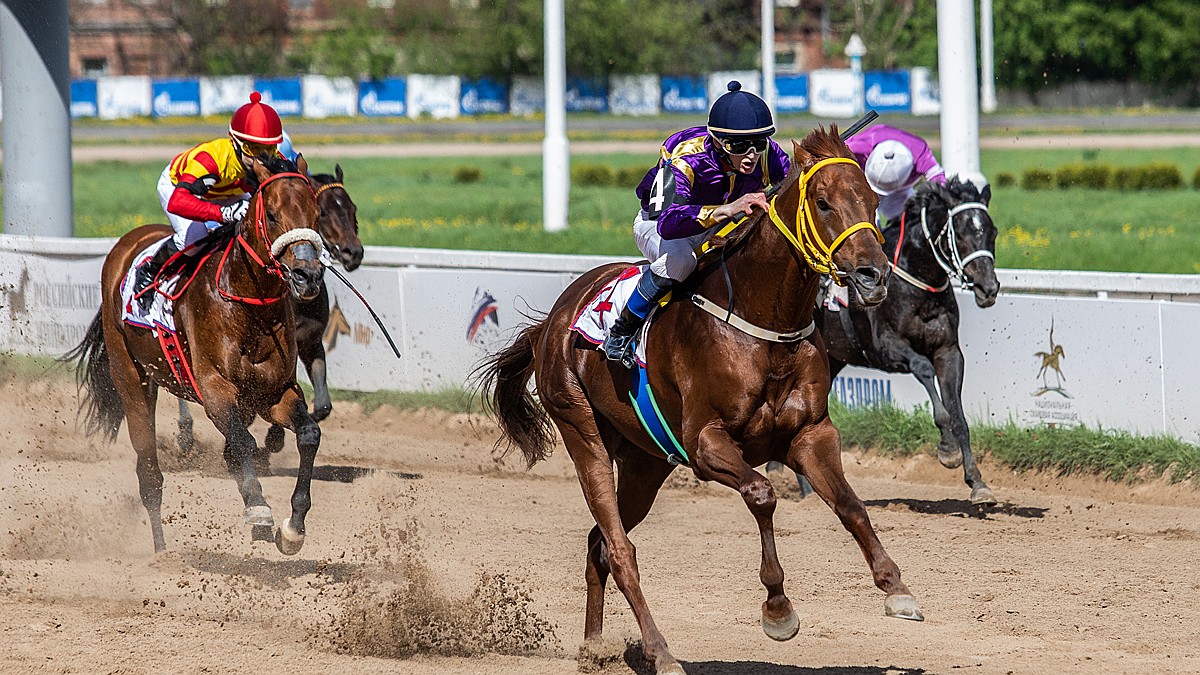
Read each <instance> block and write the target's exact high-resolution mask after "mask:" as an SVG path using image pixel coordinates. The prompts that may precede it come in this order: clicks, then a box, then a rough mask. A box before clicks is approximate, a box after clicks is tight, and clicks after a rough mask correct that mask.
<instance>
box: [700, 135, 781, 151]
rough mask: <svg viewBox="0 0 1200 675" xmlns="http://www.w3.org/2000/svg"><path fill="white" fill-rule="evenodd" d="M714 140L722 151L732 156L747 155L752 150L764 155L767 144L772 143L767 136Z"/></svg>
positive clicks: (714, 137)
mask: <svg viewBox="0 0 1200 675" xmlns="http://www.w3.org/2000/svg"><path fill="white" fill-rule="evenodd" d="M713 140H715V141H716V142H717V145H719V146H721V149H722V150H724V151H725V152H727V153H729V154H731V155H746V154H749V153H750V151H751V150H753V151H755V152H757V153H758V154H760V155H761V154H762V153H763V152H765V151H766V149H767V144H768V143H769V142H770V141H768V140H767V138H766V137H765V136H762V137H759V138H717V137H716V136H713Z"/></svg>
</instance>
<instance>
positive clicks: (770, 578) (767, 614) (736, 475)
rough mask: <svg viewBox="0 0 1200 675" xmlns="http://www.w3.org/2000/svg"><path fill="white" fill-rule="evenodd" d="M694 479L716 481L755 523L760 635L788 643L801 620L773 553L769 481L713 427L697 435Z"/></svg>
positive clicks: (772, 497)
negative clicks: (761, 595) (763, 596)
mask: <svg viewBox="0 0 1200 675" xmlns="http://www.w3.org/2000/svg"><path fill="white" fill-rule="evenodd" d="M696 475H697V476H699V477H700V478H701V479H703V480H715V481H717V482H718V483H720V484H722V485H725V486H728V487H731V488H733V489H735V490H737V491H738V492H740V493H741V495H742V499H743V500H744V501H745V502H746V507H747V508H748V509H750V513H751V514H752V515H753V516H754V520H755V522H757V523H758V534H759V539H760V540H761V544H762V563H761V566H760V567H759V572H758V576H759V579H760V580H762V585H763V586H764V587H766V589H767V600H766V602H764V603H763V605H762V628H763V632H765V633H766V634H767V637H770V638H771V639H773V640H781V641H782V640H790V639H792V638H793V637H796V633H797V632H798V631H799V630H800V619H799V617H797V616H796V610H795V609H793V608H792V601H791V600H788V597H787V595H785V594H784V592H783V566H782V565H780V564H779V555H778V553H777V552H776V550H775V523H774V516H775V504H776V500H775V489H774V488H772V487H771V481H769V480H767V478H766V477H765V476H763V475H762V474H760V473H759V472H757V471H755V470H754V468H753V467H751V466H750V465H749V464H747V463H746V461H745V460H744V459H742V452H741V449H740V448H738V446H737V444H735V443H734V442H733V439H732V438H730V436H729V433H728V432H726V431H725V430H724V429H722V428H719V427H716V426H708V427H705V428H704V429H703V430H701V431H700V437H699V443H698V448H697V451H696Z"/></svg>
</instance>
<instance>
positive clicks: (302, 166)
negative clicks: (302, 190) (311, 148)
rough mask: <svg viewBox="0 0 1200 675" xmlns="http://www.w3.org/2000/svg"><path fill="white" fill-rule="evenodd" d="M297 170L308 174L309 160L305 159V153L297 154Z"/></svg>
mask: <svg viewBox="0 0 1200 675" xmlns="http://www.w3.org/2000/svg"><path fill="white" fill-rule="evenodd" d="M296 171H297V172H299V173H301V174H303V175H305V176H307V175H308V160H307V159H304V155H302V154H299V155H296Z"/></svg>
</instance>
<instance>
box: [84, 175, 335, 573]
mask: <svg viewBox="0 0 1200 675" xmlns="http://www.w3.org/2000/svg"><path fill="white" fill-rule="evenodd" d="M307 168H308V167H307V164H306V163H305V161H304V159H303V158H300V159H299V160H298V166H296V165H293V164H292V163H291V162H289V161H287V160H281V159H275V158H268V157H265V156H263V157H259V158H256V159H255V160H254V162H253V172H252V176H251V178H252V180H253V181H255V182H256V183H257V186H258V187H257V189H256V190H255V193H254V196H253V198H252V199H251V202H250V210H249V213H248V215H247V216H246V218H245V219H244V220H243V221H242V222H241V223H239V224H238V225H237V226H236V227H235V228H234V236H233V238H232V239H230V240H229V242H228V245H226V246H225V247H224V250H216V251H212V252H211V253H210V254H208V255H206V257H204V259H203V261H202V262H201V263H200V267H199V270H198V272H197V274H196V275H195V276H194V277H193V279H192V282H191V284H190V286H189V287H188V288H187V289H186V292H183V293H182V295H180V297H179V298H178V299H176V300H175V304H174V319H175V327H176V329H177V331H178V337H179V342H180V347H181V348H182V351H183V354H184V355H186V357H187V360H188V361H189V362H190V368H191V372H192V376H193V377H192V379H193V381H194V383H195V389H193V388H192V386H191V385H190V384H184V383H181V382H180V380H178V379H176V377H175V375H174V374H173V371H174V370H176V369H179V370H186V369H184V368H182V366H180V365H173V364H172V363H169V362H168V361H167V359H166V358H164V356H163V347H162V346H160V343H159V339H158V337H156V334H155V333H154V332H153V331H151V330H150V329H147V328H142V327H138V326H133V325H130V324H128V323H126V322H125V321H123V320H122V299H121V284H122V280H123V278H124V277H125V273H126V271H127V270H128V269H129V267H130V265H131V264H132V262H133V260H134V258H135V256H136V255H137V254H138V252H139V251H141V250H143V249H144V248H146V246H148V245H149V244H150V243H151V242H153V241H155V240H156V239H161V238H162V237H164V236H166V235H169V234H171V230H170V228H168V227H166V226H164V225H146V226H143V227H139V228H137V229H135V230H133V231H131V232H129V233H128V234H126V235H125V236H123V237H121V239H120V240H118V241H117V243H116V245H114V246H113V249H112V251H110V252H109V254H108V257H107V258H106V259H105V261H104V267H103V271H102V272H101V304H100V311H99V312H97V313H96V318H95V319H94V320H93V321H92V324H91V326H90V327H89V329H88V332H87V334H86V336H85V337H84V339H83V342H82V343H80V345H79V346H78V347H76V348H75V349H74V350H72V352H71V353H70V354H68V355H67V357H68V358H70V359H72V360H78V365H77V367H76V372H77V374H78V376H79V380H80V386H81V388H83V389H84V390H85V392H84V393H85V398H84V401H83V403H82V405H86V407H87V413H86V417H87V421H88V430H89V432H95V431H100V432H102V433H103V434H104V435H105V436H107V437H108V438H109V439H110V440H111V439H114V438H115V437H116V435H117V431H118V429H119V428H120V425H121V420H122V419H125V420H126V421H127V422H128V429H129V440H130V442H131V443H132V444H133V448H134V450H135V451H136V452H137V477H138V485H139V488H140V493H141V498H142V504H143V506H145V508H146V512H147V513H148V514H149V517H150V529H151V532H152V534H153V537H154V550H155V551H156V552H158V551H162V550H164V549H165V548H166V541H165V539H164V537H163V527H162V518H161V508H162V486H163V476H162V471H161V470H160V469H159V464H158V449H157V447H156V441H155V433H154V432H155V419H154V409H155V401H156V399H157V397H158V387H160V386H161V387H163V388H164V389H166V390H167V391H168V392H170V393H171V394H173V395H175V396H177V397H180V398H187V399H190V400H193V401H197V402H199V403H201V404H202V405H203V406H204V412H205V414H206V415H208V418H209V419H211V420H212V421H213V424H215V425H216V427H217V429H218V430H219V431H220V432H221V433H222V434H223V435H224V436H225V462H226V464H227V465H228V467H229V471H230V473H231V474H233V476H234V478H235V480H236V481H237V484H238V490H239V491H240V492H241V495H242V501H243V503H244V506H245V510H244V511H243V517H244V519H245V522H246V523H247V524H248V525H251V526H252V528H253V529H252V534H253V536H254V538H255V539H270V538H272V537H274V539H275V544H276V546H277V547H278V548H279V550H280V551H281V552H282V553H284V554H287V555H292V554H295V553H297V552H299V550H300V547H301V546H302V545H303V544H304V535H305V528H304V518H305V515H306V514H307V513H308V509H309V507H310V506H311V496H310V494H309V486H310V482H311V480H312V468H313V461H314V460H315V459H316V455H317V447H318V445H319V444H320V441H321V430H320V428H319V427H318V426H317V423H316V421H314V420H313V418H312V416H311V415H309V414H308V407H307V405H305V402H304V393H303V392H302V391H301V390H300V387H299V386H298V385H297V384H296V336H295V323H296V319H295V308H294V306H293V303H291V302H288V301H287V300H286V297H287V295H288V294H290V295H291V296H292V297H293V298H295V299H298V300H307V299H310V298H314V297H316V295H317V294H318V293H319V292H320V289H321V283H322V279H323V274H324V271H325V268H324V265H323V264H322V262H321V256H320V252H321V237H320V235H318V234H317V232H316V231H315V230H313V229H312V228H313V227H314V226H315V225H316V220H317V214H318V209H317V203H316V198H315V197H314V196H313V188H312V186H311V185H310V184H309V179H308V176H307ZM181 379H185V380H186V378H181ZM255 415H260V416H261V417H263V419H266V420H268V421H270V422H272V423H274V424H281V425H283V426H285V427H287V428H289V429H291V430H292V431H293V432H294V433H295V434H296V440H297V443H296V445H297V447H298V449H299V453H300V468H299V470H298V472H297V478H296V489H295V492H294V493H293V494H292V515H291V517H290V518H288V519H287V520H286V521H284V523H283V525H282V526H281V527H280V528H279V529H278V530H274V531H273V529H274V518H273V516H272V513H271V508H270V506H268V505H267V502H266V500H265V499H264V498H263V494H262V485H261V484H260V483H259V480H258V475H257V473H256V472H255V467H254V459H253V451H254V449H255V447H256V445H257V444H256V443H255V441H254V437H253V436H251V435H250V432H249V431H247V429H246V426H247V425H248V424H249V422H250V421H251V420H253V419H254V416H255Z"/></svg>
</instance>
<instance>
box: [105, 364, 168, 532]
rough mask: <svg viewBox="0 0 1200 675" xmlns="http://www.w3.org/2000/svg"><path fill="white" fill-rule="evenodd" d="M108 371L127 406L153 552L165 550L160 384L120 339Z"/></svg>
mask: <svg viewBox="0 0 1200 675" xmlns="http://www.w3.org/2000/svg"><path fill="white" fill-rule="evenodd" d="M109 373H110V374H111V375H112V379H113V385H115V386H116V389H117V394H118V395H120V397H121V402H122V403H123V404H124V406H125V422H126V427H127V428H128V430H129V442H130V443H131V444H133V450H134V452H136V453H137V477H138V493H139V494H140V496H141V498H142V506H144V507H145V508H146V515H147V517H148V518H149V520H150V534H151V536H152V537H153V538H154V552H155V553H160V552H162V551H164V550H166V548H167V542H166V538H165V537H164V536H163V526H162V489H163V475H162V469H161V468H160V467H159V465H158V441H157V439H156V438H155V434H154V431H155V424H154V422H155V420H154V406H155V402H156V401H157V400H158V386H157V385H155V384H154V382H153V381H151V379H150V377H149V376H148V375H146V373H145V372H143V371H142V370H141V369H140V368H139V367H138V366H137V365H136V363H135V362H134V361H133V359H132V358H131V357H130V356H129V352H128V351H126V349H125V345H124V344H123V343H122V342H120V341H116V342H115V344H111V345H109Z"/></svg>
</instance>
